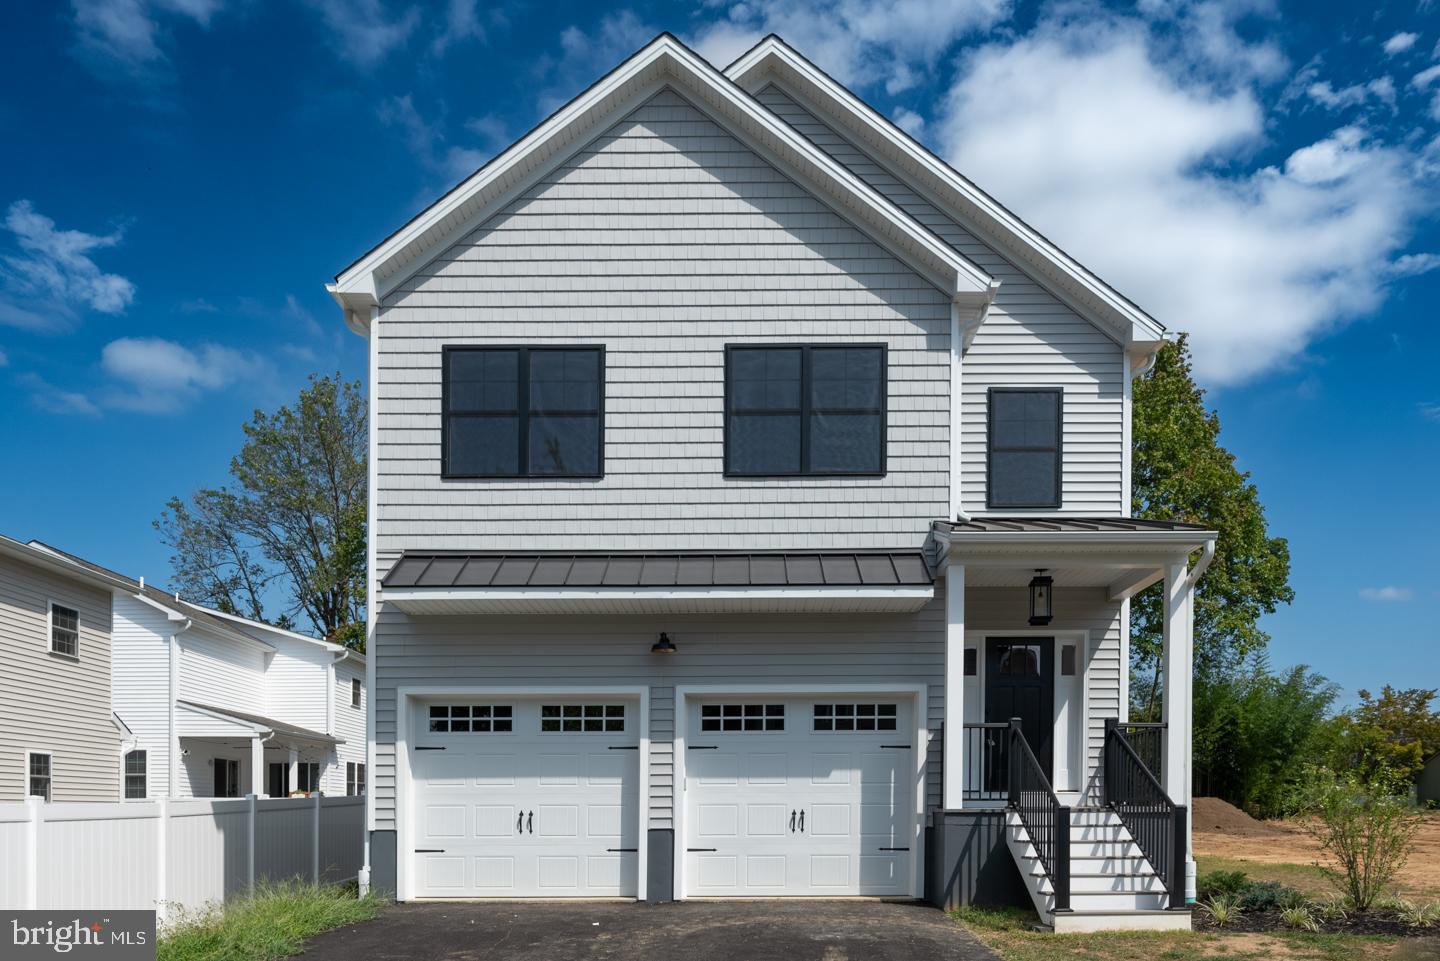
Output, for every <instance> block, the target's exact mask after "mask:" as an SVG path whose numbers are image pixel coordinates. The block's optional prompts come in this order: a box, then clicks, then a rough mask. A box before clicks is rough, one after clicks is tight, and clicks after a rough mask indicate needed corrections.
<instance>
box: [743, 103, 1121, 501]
mask: <svg viewBox="0 0 1440 961" xmlns="http://www.w3.org/2000/svg"><path fill="white" fill-rule="evenodd" d="M759 98H760V101H761V102H762V103H763V104H765V106H767V107H769V108H770V109H771V110H772V111H774V112H775V113H776V114H778V115H779V116H781V117H782V118H784V119H785V121H786V122H787V123H789V124H790V125H791V126H793V127H795V129H796V130H798V131H799V132H800V133H802V134H803V135H804V136H806V137H807V138H809V139H810V140H811V141H812V142H813V143H814V144H815V145H816V146H817V147H819V148H820V149H822V150H824V151H825V152H826V153H828V154H830V156H832V157H834V158H835V159H836V160H837V161H839V162H840V163H841V164H843V165H844V166H845V167H847V168H848V169H849V170H850V171H851V172H852V173H854V174H855V176H857V177H859V178H860V179H862V180H864V181H865V182H866V183H868V184H870V186H872V187H873V188H875V190H877V191H878V192H879V193H881V194H882V195H884V196H885V197H886V198H888V199H889V200H890V201H891V202H893V203H894V204H895V205H896V206H898V207H900V208H901V209H902V210H904V211H905V212H906V213H908V214H909V215H910V216H911V217H913V218H915V219H916V220H917V221H919V222H920V223H922V224H924V225H925V226H926V227H927V228H928V229H929V230H930V231H932V232H933V233H934V234H935V235H936V236H938V237H940V238H941V239H942V240H944V241H945V242H946V243H948V244H950V246H952V247H954V248H955V249H956V250H958V251H960V252H961V253H962V254H964V255H965V256H966V257H968V258H970V259H971V260H972V261H974V262H975V263H976V264H977V265H979V266H980V267H981V268H982V269H983V270H985V271H986V272H988V273H989V274H990V275H991V276H993V277H995V278H996V279H997V280H999V281H1000V292H999V294H998V295H997V296H996V298H995V303H994V304H993V305H992V306H991V308H990V314H989V316H988V318H987V319H986V321H985V323H984V325H982V326H981V327H980V330H979V331H978V332H977V333H976V335H975V340H974V342H973V343H972V344H971V346H970V349H969V350H968V351H966V354H965V360H964V363H963V366H962V370H961V383H962V391H963V393H964V402H963V406H962V416H963V435H962V441H961V442H962V444H963V448H962V454H963V464H964V468H963V475H962V479H961V482H962V504H963V506H964V509H965V510H966V511H967V512H973V513H983V512H984V511H985V510H986V506H985V486H986V478H985V429H986V420H985V412H986V391H987V390H988V388H990V387H1003V386H1031V385H1034V386H1047V387H1056V386H1058V387H1063V388H1064V389H1065V408H1064V416H1065V425H1064V471H1063V476H1062V483H1061V488H1062V495H1063V501H1062V504H1061V508H1060V510H1058V511H1056V510H1053V509H1050V510H1045V511H1041V512H1040V513H1051V514H1054V513H1065V514H1081V515H1084V514H1095V515H1119V514H1127V513H1129V508H1128V505H1126V504H1125V503H1124V502H1123V501H1124V495H1123V491H1124V483H1123V482H1124V477H1123V470H1124V429H1123V428H1124V388H1125V382H1124V376H1125V374H1124V354H1123V352H1122V350H1121V348H1120V345H1119V344H1118V343H1117V342H1116V341H1114V340H1112V339H1111V338H1109V337H1107V336H1106V335H1105V334H1104V333H1102V332H1101V331H1100V330H1099V329H1098V328H1097V327H1095V325H1093V324H1091V323H1090V322H1089V321H1087V320H1085V319H1084V318H1083V317H1081V316H1079V315H1078V314H1076V313H1075V312H1074V311H1073V310H1071V309H1070V308H1069V307H1068V306H1066V305H1065V304H1064V303H1062V302H1061V301H1060V300H1058V299H1057V298H1056V297H1055V296H1054V295H1052V294H1051V293H1049V292H1048V291H1047V290H1046V289H1045V288H1043V287H1041V286H1040V285H1039V284H1037V283H1036V282H1035V281H1034V280H1033V279H1031V278H1030V277H1029V276H1027V275H1026V274H1025V273H1024V272H1022V271H1021V270H1020V269H1019V268H1018V267H1016V266H1015V265H1014V264H1012V263H1011V262H1010V261H1008V260H1006V259H1005V258H1004V257H1002V256H1001V255H1000V254H998V253H997V252H996V251H995V250H993V249H991V248H990V247H988V246H986V245H985V244H984V243H982V242H981V241H980V240H979V239H977V238H976V237H975V235H974V234H972V233H970V232H969V231H967V230H966V229H965V228H964V227H962V226H961V225H960V224H958V223H957V222H956V221H955V220H953V219H952V218H950V217H949V216H948V215H946V214H945V213H944V212H942V211H941V210H940V209H938V208H937V207H936V206H935V205H934V204H932V203H930V202H929V201H928V200H926V199H925V198H923V197H921V196H919V195H918V194H917V193H916V192H915V191H914V190H913V189H911V188H910V187H909V186H908V185H906V184H904V183H902V182H901V181H900V180H899V179H897V178H896V177H894V176H893V175H891V174H890V173H889V172H888V171H887V170H886V169H885V168H883V167H882V166H881V165H880V164H878V163H876V162H875V161H874V160H873V159H872V158H871V157H869V156H868V155H866V154H865V153H863V152H862V151H861V150H860V149H858V148H857V147H856V146H855V145H854V144H852V143H851V142H850V141H848V140H846V139H845V138H843V137H841V136H840V135H839V134H838V133H836V132H835V131H834V130H833V129H831V128H830V127H829V126H827V125H825V124H824V123H822V122H821V121H820V120H818V119H816V117H815V116H814V115H813V114H812V113H810V112H809V111H807V110H806V109H805V107H803V106H802V105H800V104H799V103H797V102H796V101H795V100H794V99H792V98H791V97H789V96H788V95H787V94H786V93H785V92H783V91H781V90H780V89H779V88H777V87H775V86H773V85H772V86H769V87H766V88H765V89H764V90H763V91H761V92H760V94H759ZM1014 513H1020V512H1019V511H1015V512H1014ZM937 516H941V515H937Z"/></svg>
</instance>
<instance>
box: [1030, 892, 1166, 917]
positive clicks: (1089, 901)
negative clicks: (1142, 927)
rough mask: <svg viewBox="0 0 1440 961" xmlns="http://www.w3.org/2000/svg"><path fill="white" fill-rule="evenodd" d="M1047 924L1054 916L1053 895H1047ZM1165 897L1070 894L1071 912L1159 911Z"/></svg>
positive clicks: (1156, 895)
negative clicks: (1050, 917) (1049, 918)
mask: <svg viewBox="0 0 1440 961" xmlns="http://www.w3.org/2000/svg"><path fill="white" fill-rule="evenodd" d="M1044 898H1045V911H1044V912H1043V915H1044V916H1046V918H1047V920H1046V923H1047V924H1048V923H1049V920H1048V917H1049V916H1053V914H1054V905H1055V899H1054V896H1053V895H1051V894H1048V893H1047V894H1045V895H1044ZM1165 906H1166V905H1165V896H1164V895H1163V894H1096V893H1093V892H1089V891H1086V892H1082V893H1079V894H1077V893H1076V892H1074V891H1071V892H1070V910H1072V911H1159V910H1161V909H1163V908H1164V907H1165Z"/></svg>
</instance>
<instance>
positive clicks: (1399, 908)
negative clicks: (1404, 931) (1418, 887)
mask: <svg viewBox="0 0 1440 961" xmlns="http://www.w3.org/2000/svg"><path fill="white" fill-rule="evenodd" d="M1394 908H1395V913H1396V914H1398V915H1399V916H1400V920H1401V921H1404V922H1405V923H1406V924H1408V925H1409V926H1410V927H1412V928H1431V927H1434V926H1435V925H1436V924H1437V923H1440V902H1435V901H1430V902H1427V903H1424V904H1421V903H1418V902H1415V901H1407V900H1405V899H1404V898H1397V899H1396V900H1395V904H1394Z"/></svg>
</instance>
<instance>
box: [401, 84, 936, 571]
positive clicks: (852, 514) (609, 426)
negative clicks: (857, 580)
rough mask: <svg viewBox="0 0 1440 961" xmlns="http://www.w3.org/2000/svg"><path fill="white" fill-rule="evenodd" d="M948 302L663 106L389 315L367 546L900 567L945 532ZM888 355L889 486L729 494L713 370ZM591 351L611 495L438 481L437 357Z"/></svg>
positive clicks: (815, 205) (458, 249)
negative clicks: (761, 557) (833, 554)
mask: <svg viewBox="0 0 1440 961" xmlns="http://www.w3.org/2000/svg"><path fill="white" fill-rule="evenodd" d="M949 325H950V310H949V303H948V299H947V298H946V296H945V295H944V294H943V293H941V292H940V291H939V290H937V289H935V288H934V287H932V286H930V285H929V284H927V283H926V282H925V281H924V280H922V279H921V278H920V277H919V276H917V275H916V274H915V273H914V272H913V271H911V270H910V269H909V268H907V267H906V266H904V265H903V264H902V263H901V262H900V261H898V260H897V259H895V258H894V257H893V256H891V255H890V254H888V253H886V252H885V251H884V250H883V249H882V248H881V247H879V246H878V245H876V244H875V243H873V242H871V241H870V240H868V239H867V238H866V237H865V236H864V235H863V234H862V233H860V232H859V231H858V230H856V229H855V228H854V227H852V226H851V225H850V224H848V223H847V222H846V221H844V220H842V219H841V218H840V217H839V216H837V215H836V214H835V213H834V212H832V211H831V210H830V209H829V208H827V207H826V206H824V205H823V204H822V203H821V202H820V201H818V200H817V199H815V198H814V197H812V196H811V195H809V194H808V193H806V192H805V191H804V190H803V189H801V188H800V187H799V186H797V185H796V184H794V183H793V182H791V181H789V180H787V179H786V178H785V177H784V176H783V175H782V174H781V173H779V172H778V171H777V170H775V169H774V168H772V167H770V166H769V165H767V164H766V163H765V162H764V161H762V160H761V159H760V158H759V157H757V156H756V155H755V154H754V153H752V152H750V151H749V150H748V149H746V148H745V147H744V146H742V145H741V144H740V143H739V142H738V141H737V140H735V139H734V138H732V137H731V136H729V135H728V134H727V133H726V132H725V131H723V130H722V129H721V128H720V127H719V126H717V125H716V124H714V123H713V122H711V121H710V120H708V119H706V118H705V116H704V115H702V114H701V113H700V112H699V111H698V110H696V109H695V108H694V107H692V106H690V105H689V104H687V103H686V102H685V101H683V100H682V99H681V98H680V97H678V96H677V95H676V94H674V93H673V92H670V91H668V90H667V91H663V92H662V93H660V94H659V95H657V96H656V97H654V98H653V99H651V100H650V101H648V102H647V103H646V104H644V105H643V106H641V107H639V108H638V109H637V110H636V111H634V112H633V113H632V114H631V115H630V116H629V117H628V118H627V119H626V120H624V121H622V122H620V123H618V124H616V125H615V126H614V127H612V128H611V129H610V130H608V131H606V132H605V133H604V134H603V135H602V136H601V137H600V138H599V139H597V140H595V141H593V142H591V143H589V144H588V145H587V146H586V147H585V148H584V149H583V150H582V151H581V152H580V153H578V154H577V155H575V156H574V157H573V158H571V159H570V160H569V161H567V162H566V163H564V164H563V165H562V166H560V167H559V168H557V169H556V170H554V171H553V172H551V173H550V174H549V175H547V176H546V177H544V178H543V179H542V181H541V182H539V183H537V184H536V185H535V186H533V187H532V188H530V189H529V190H528V191H527V192H526V194H525V195H524V196H523V197H521V198H519V199H517V200H516V201H515V202H513V203H511V204H510V205H509V206H508V207H506V208H505V209H504V210H503V211H501V212H499V213H497V214H496V216H494V217H492V218H491V219H490V220H489V221H487V222H486V223H485V224H484V225H483V226H482V227H481V228H480V229H477V230H475V231H473V232H472V233H470V234H469V235H468V236H466V237H465V238H464V239H463V240H461V241H460V242H459V243H457V244H455V245H454V246H453V247H451V248H450V249H449V250H446V251H443V252H441V253H440V254H439V256H438V257H437V258H436V259H435V260H433V261H432V262H430V263H428V264H426V265H425V266H424V267H423V268H422V269H421V271H420V272H419V273H418V274H417V275H416V276H414V277H413V278H411V279H410V280H408V281H407V282H406V283H405V284H403V285H402V286H401V288H400V289H398V290H396V291H394V292H393V293H390V294H388V295H387V296H386V297H385V298H384V303H383V311H382V314H381V319H380V323H379V325H378V330H377V334H376V343H377V348H376V349H377V350H378V351H379V358H378V366H379V372H378V378H377V383H376V385H375V397H376V405H377V406H376V409H377V417H378V441H377V450H376V458H377V473H378V482H377V490H376V500H377V518H376V524H377V545H378V548H379V549H380V550H382V551H394V550H401V549H405V548H411V549H415V548H419V549H445V548H463V549H486V548H501V549H504V548H513V547H515V546H516V545H520V544H523V545H524V546H525V547H526V548H527V549H532V550H534V549H553V548H563V549H586V548H604V549H623V548H633V547H646V548H651V549H660V548H667V547H673V548H693V547H698V546H701V545H702V544H703V546H706V547H710V548H781V547H809V548H821V547H829V546H842V545H843V546H847V547H852V548H853V547H860V546H866V545H870V546H881V547H895V546H915V545H918V544H919V543H920V542H921V541H923V539H924V537H925V534H926V532H927V530H928V528H929V524H930V522H931V521H932V520H933V519H934V518H936V517H943V516H945V515H946V514H947V503H948V475H947V471H948V467H949V461H948V456H949V454H948V451H949V447H948V443H949V442H948V432H947V427H948V412H949ZM765 342H770V343H801V342H812V343H813V342H819V343H841V342H852V343H853V342H865V343H884V344H886V345H887V346H888V348H889V354H888V356H889V415H888V424H887V429H888V434H887V465H886V466H887V474H886V476H884V477H883V478H865V479H837V478H815V479H801V480H782V481H777V480H740V479H726V478H725V477H724V476H723V454H724V443H723V439H724V416H723V410H724V347H725V345H726V344H731V343H765ZM506 343H509V344H527V343H544V344H563V343H573V344H603V345H604V346H605V348H606V371H605V381H606V383H605V393H606V397H605V475H606V476H605V477H604V478H603V479H602V480H598V481H595V480H584V481H571V480H566V481H458V480H451V481H446V480H442V479H441V477H440V435H441V416H440V399H441V398H440V393H441V371H440V364H441V348H442V347H443V346H444V345H447V344H506Z"/></svg>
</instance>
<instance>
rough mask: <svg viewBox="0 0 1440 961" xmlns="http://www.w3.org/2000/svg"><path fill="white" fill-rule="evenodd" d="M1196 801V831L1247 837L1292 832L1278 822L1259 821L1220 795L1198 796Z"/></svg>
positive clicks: (1274, 835)
mask: <svg viewBox="0 0 1440 961" xmlns="http://www.w3.org/2000/svg"><path fill="white" fill-rule="evenodd" d="M1194 803H1195V807H1194V810H1193V811H1192V813H1191V817H1192V819H1193V823H1194V828H1195V830H1196V831H1214V832H1216V833H1217V834H1229V835H1231V836H1233V837H1245V838H1278V837H1289V836H1290V833H1291V832H1289V831H1287V830H1286V829H1285V828H1283V827H1281V826H1280V825H1278V824H1268V823H1266V822H1265V821H1257V820H1255V819H1254V818H1252V817H1251V816H1250V815H1248V814H1246V813H1245V812H1244V811H1242V810H1240V809H1239V808H1237V807H1236V806H1235V805H1233V804H1230V803H1228V802H1226V801H1222V800H1220V799H1219V798H1218V797H1197V798H1195V802H1194Z"/></svg>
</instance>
